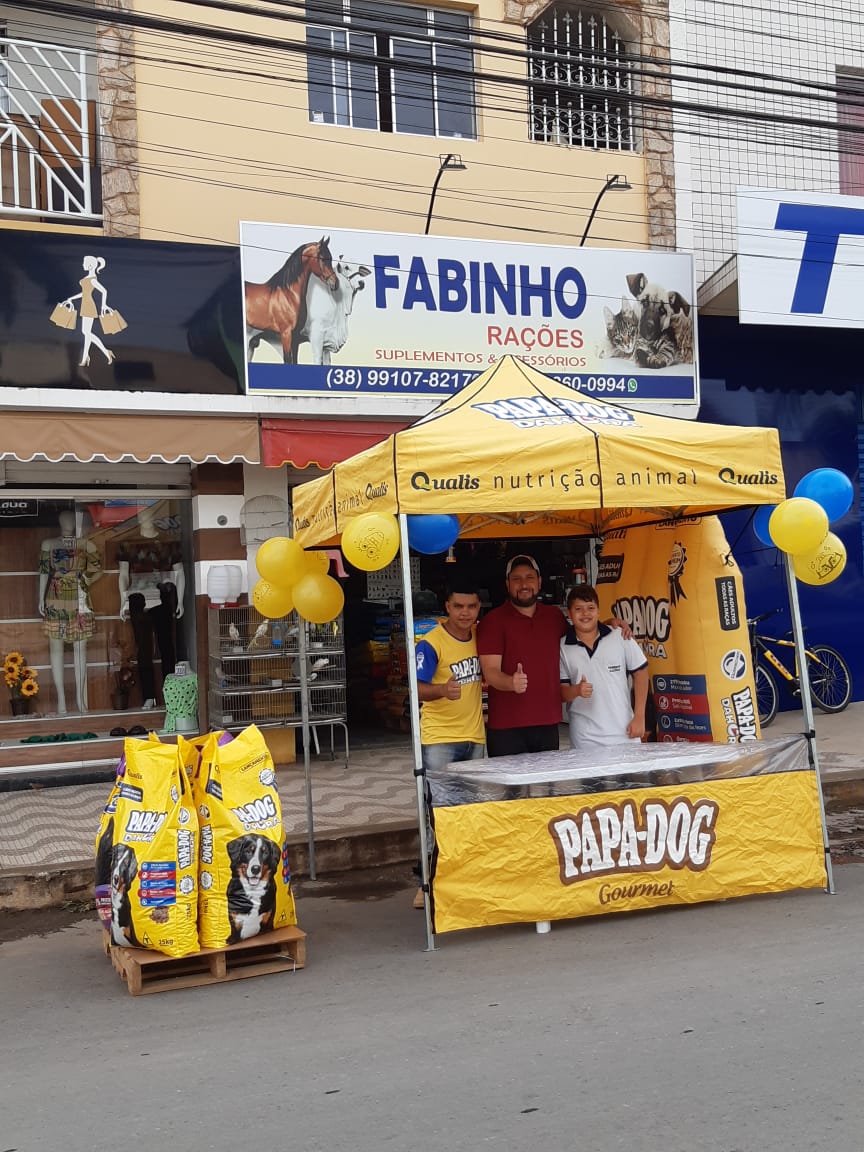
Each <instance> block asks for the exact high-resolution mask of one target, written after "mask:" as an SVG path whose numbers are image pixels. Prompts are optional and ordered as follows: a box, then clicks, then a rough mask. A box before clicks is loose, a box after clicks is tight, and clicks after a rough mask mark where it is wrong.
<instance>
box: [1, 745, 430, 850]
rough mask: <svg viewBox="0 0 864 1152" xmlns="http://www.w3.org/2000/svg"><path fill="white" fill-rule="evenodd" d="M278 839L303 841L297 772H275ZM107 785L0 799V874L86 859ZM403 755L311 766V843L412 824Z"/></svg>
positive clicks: (399, 750) (356, 751) (359, 754)
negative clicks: (282, 835) (282, 834)
mask: <svg viewBox="0 0 864 1152" xmlns="http://www.w3.org/2000/svg"><path fill="white" fill-rule="evenodd" d="M278 782H279V794H280V796H281V798H282V816H283V821H284V824H285V829H286V832H288V833H289V834H292V833H294V834H297V835H305V834H306V831H307V827H306V792H305V786H304V776H303V764H302V762H301V763H299V764H296V765H291V766H289V767H287V768H282V769H280V771H279V777H278ZM110 791H111V785H110V784H76V785H73V786H72V787H68V788H62V787H61V788H41V789H38V790H30V791H26V792H3V793H0V869H4V868H32V867H45V866H51V865H54V866H56V865H63V864H71V863H78V862H80V861H82V860H88V859H90V858H92V856H93V847H94V839H95V835H96V828H97V825H98V823H99V816H100V813H101V811H102V808H103V807H104V805H105V802H106V800H107V798H108V793H109V792H110ZM416 796H417V792H416V786H415V783H414V775H413V762H412V760H411V750H410V747H409V745H408V744H407V737H406V738H405V741H400V742H399V743H397V744H393V743H387V744H385V745H383V746H380V747H376V748H368V747H357V748H352V750H351V757H350V767H349V768H348V769H347V770H346V769H345V766H344V761H340V760H338V759H337V760H336V761H331V760H330V758H329V754H328V753H325V755H324V756H323V757H321V758H319V757H313V760H312V815H313V822H314V828H315V833H316V836H318V835H321V834H322V833H323V834H326V833H332V832H336V831H342V832H345V831H347V830H349V829H353V828H358V827H365V828H369V827H376V826H380V825H385V824H388V825H393V824H396V825H399V824H402V825H411V824H416V822H417V800H416Z"/></svg>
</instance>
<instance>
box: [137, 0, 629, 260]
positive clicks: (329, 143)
mask: <svg viewBox="0 0 864 1152" xmlns="http://www.w3.org/2000/svg"><path fill="white" fill-rule="evenodd" d="M451 6H454V5H451ZM136 8H138V9H139V10H140V11H141V12H142V14H143V13H145V12H146V13H148V14H152V15H155V16H161V17H164V18H168V19H171V20H173V21H177V22H178V23H183V24H185V25H186V26H188V27H194V25H196V24H200V23H201V22H202V20H206V19H208V17H209V18H210V19H211V20H218V22H219V26H220V27H221V28H223V29H226V30H231V29H236V30H238V31H240V32H253V33H255V34H256V35H261V36H264V37H266V38H267V41H268V44H270V45H272V47H258V46H255V47H252V46H250V47H244V46H242V45H236V46H232V45H227V44H222V45H220V44H218V43H215V42H213V41H208V40H204V39H198V38H197V37H194V38H193V37H188V36H182V37H181V36H177V37H174V36H171V37H166V35H165V34H164V33H151V32H140V31H139V32H138V33H137V36H136V57H137V61H136V76H137V101H138V107H139V123H138V128H139V146H140V181H141V221H142V228H141V234H142V236H143V237H145V238H147V239H153V240H189V241H202V242H207V241H209V242H213V241H218V242H225V243H236V242H237V239H238V222H239V221H240V220H242V219H246V220H266V221H271V222H284V223H300V224H309V225H321V226H322V227H325V228H337V227H344V228H366V229H371V230H381V231H395V232H418V233H422V231H423V228H424V224H425V218H426V211H427V207H428V202H429V193H430V190H431V187H432V183H433V180H434V178H435V175H436V172H437V171H438V163H439V161H438V157H439V155H440V154H443V153H447V152H451V151H452V152H459V153H460V154H461V156H462V159H463V161H464V162H465V163H466V164H467V166H468V167H467V170H466V171H464V172H447V173H445V174H444V177H443V179H442V181H441V184H440V186H439V190H438V196H437V199H436V206H435V218H434V221H433V225H432V229H431V231H432V232H433V233H437V234H439V235H451V236H466V237H475V238H478V239H502V240H512V241H520V242H523V243H525V242H530V243H554V244H577V243H578V241H579V239H580V237H581V235H582V230H583V228H584V226H585V223H586V220H587V217H588V213H589V211H590V209H591V205H592V204H593V202H594V199H595V197H596V195H597V193H598V191H599V190H600V188H602V186H603V183H604V181H605V180H606V177H607V175H609V174H611V173H621V174H622V175H624V176H626V177H627V179H628V180H629V182H630V183H631V184H632V191H629V192H610V193H607V195H606V196H605V197H604V198H603V201H602V204H601V207H600V209H599V211H598V214H597V216H596V217H595V220H594V223H593V225H592V228H591V233H590V240H589V243H592V244H594V245H603V246H611V245H614V246H623V247H631V248H639V247H646V246H647V233H646V227H645V170H644V163H643V160H642V157H641V155H640V154H638V153H621V152H613V151H592V150H588V149H578V148H569V147H566V146H559V145H552V144H541V143H532V142H531V141H529V140H528V98H527V89H526V88H525V87H520V86H507V85H506V84H505V83H503V82H484V84H483V86H482V89H481V91H480V93H479V105H480V109H479V125H478V127H479V137H478V139H476V140H451V139H448V138H435V137H428V136H411V135H404V134H396V133H381V132H369V131H363V130H361V129H351V128H336V127H333V126H330V125H324V124H312V123H310V121H309V116H308V110H307V97H306V66H305V58H304V56H303V54H302V51H297V50H291V48H290V46H284V44H283V43H280V41H281V42H284V41H286V40H289V41H292V42H293V43H295V44H296V45H297V47H298V48H302V46H303V43H304V27H303V24H302V22H299V21H298V22H290V21H282V20H273V19H258V18H253V17H248V16H239V15H237V14H232V13H227V12H221V13H218V14H217V13H212V14H211V10H209V9H201V8H198V7H192V6H189V5H185V4H182V3H179V2H177V0H146V3H145V2H144V0H136ZM298 10H299V5H298V6H296V7H294V6H286V8H285V10H284V11H285V12H286V14H287V15H295V14H297V13H298ZM472 11H473V12H474V18H475V23H476V24H477V26H478V27H479V28H480V29H481V30H482V31H484V32H485V31H503V32H506V33H509V34H511V35H512V34H514V33H515V34H518V33H519V32H520V29H519V28H518V27H517V26H516V25H513V24H506V25H505V24H503V23H501V16H502V12H503V0H484V2H482V3H480V4H479V7H477V8H474V9H472ZM205 14H206V15H205ZM523 43H524V41H523ZM476 59H477V66H478V69H479V70H480V71H481V72H482V73H484V74H485V75H488V74H489V73H490V72H493V73H495V74H496V75H497V76H501V77H505V76H508V75H509V76H515V77H521V78H524V77H525V75H526V65H525V60H524V56H523V57H522V58H521V59H520V58H519V57H518V55H517V56H514V57H512V58H509V59H508V58H505V57H501V56H498V55H495V56H494V57H491V56H487V57H486V58H484V56H483V55H482V54H481V55H478V57H477V58H476Z"/></svg>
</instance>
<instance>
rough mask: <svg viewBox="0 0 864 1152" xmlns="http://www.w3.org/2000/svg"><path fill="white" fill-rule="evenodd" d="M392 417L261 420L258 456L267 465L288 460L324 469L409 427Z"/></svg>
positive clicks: (280, 463) (275, 466)
mask: <svg viewBox="0 0 864 1152" xmlns="http://www.w3.org/2000/svg"><path fill="white" fill-rule="evenodd" d="M408 423H409V422H407V421H401V422H398V423H397V422H394V421H392V420H268V419H262V421H261V458H262V462H263V463H264V464H265V466H266V467H267V468H281V467H282V465H283V464H291V465H293V466H294V467H295V468H309V467H316V468H320V469H321V470H322V471H325V472H326V470H327V469H328V468H332V467H333V465H334V464H337V463H338V462H339V461H340V460H347V459H348V457H349V456H353V455H355V453H357V452H363V451H364V450H365V449H366V448H371V447H372V445H373V444H380V443H381V441H382V440H386V439H387V437H388V436H392V435H393V433H394V432H399V431H401V430H402V429H403V428H407V427H408Z"/></svg>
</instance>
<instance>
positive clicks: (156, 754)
mask: <svg viewBox="0 0 864 1152" xmlns="http://www.w3.org/2000/svg"><path fill="white" fill-rule="evenodd" d="M125 755H126V772H125V774H124V776H123V779H122V780H119V781H118V785H117V797H116V802H115V808H114V846H113V849H112V853H111V940H112V943H114V944H122V945H128V946H132V947H138V948H151V949H153V951H155V952H164V953H165V954H166V955H168V956H175V957H176V956H187V955H189V953H191V952H197V951H198V931H197V911H198V890H197V889H198V885H197V879H198V858H197V847H198V845H197V836H198V822H197V819H196V816H195V806H194V804H193V801H192V792H191V788H190V784H189V781H188V779H187V777H186V771H185V769H184V767H183V764H182V762H181V760H180V756H179V754H178V750H177V747H176V745H174V744H160V743H158V742H157V743H151V742H149V741H145V740H136V739H128V740H127V741H126V745H125Z"/></svg>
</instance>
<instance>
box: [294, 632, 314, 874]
mask: <svg viewBox="0 0 864 1152" xmlns="http://www.w3.org/2000/svg"><path fill="white" fill-rule="evenodd" d="M298 646H299V649H300V657H299V658H300V670H301V671H300V677H301V680H300V730H301V732H302V733H303V783H304V789H305V793H306V835H307V841H308V852H309V879H310V880H317V879H318V871H317V868H316V866H315V816H314V813H313V811H312V765H311V763H310V759H309V742H310V740H311V738H312V733H313V732H314V731H315V729H314V728H312V727H311V725H310V724H309V681H308V675H309V661H308V660H307V658H306V621H305V620H301V621H300V632H299V635H298Z"/></svg>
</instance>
